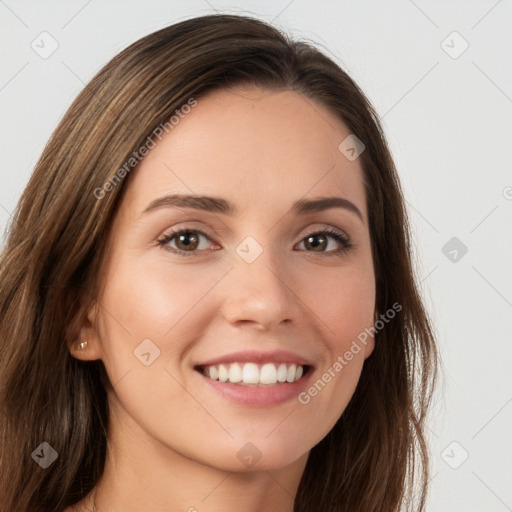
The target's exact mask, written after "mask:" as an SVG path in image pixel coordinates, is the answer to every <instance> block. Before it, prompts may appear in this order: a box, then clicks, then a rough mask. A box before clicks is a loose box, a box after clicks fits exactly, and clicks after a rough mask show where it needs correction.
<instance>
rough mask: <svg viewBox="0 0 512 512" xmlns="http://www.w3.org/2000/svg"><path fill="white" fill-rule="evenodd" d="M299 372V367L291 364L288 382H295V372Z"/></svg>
mask: <svg viewBox="0 0 512 512" xmlns="http://www.w3.org/2000/svg"><path fill="white" fill-rule="evenodd" d="M296 371H297V366H295V365H294V364H291V365H290V366H289V368H288V375H287V376H286V381H287V382H293V381H294V380H295V372H296Z"/></svg>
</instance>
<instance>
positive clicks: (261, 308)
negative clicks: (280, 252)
mask: <svg viewBox="0 0 512 512" xmlns="http://www.w3.org/2000/svg"><path fill="white" fill-rule="evenodd" d="M270 253H271V251H270V250H264V251H263V252H262V253H261V254H260V256H259V257H258V258H257V259H256V260H255V261H253V262H252V263H248V262H247V261H245V260H244V259H243V258H241V257H239V256H238V255H237V254H235V257H234V268H233V269H232V270H231V272H230V273H229V278H228V281H227V282H226V283H225V288H224V294H225V298H224V299H223V305H222V313H223V316H224V318H225V319H226V320H227V321H228V322H229V323H230V324H232V325H237V324H248V325H252V326H253V327H254V328H256V329H258V330H261V331H263V330H271V329H273V328H275V327H277V326H280V325H281V324H287V323H291V322H292V321H293V320H294V319H297V318H299V317H298V314H299V310H300V306H299V303H298V297H297V295H296V293H297V292H296V291H294V290H293V288H294V285H293V282H292V280H291V278H290V274H289V272H287V271H285V264H284V263H278V262H277V260H276V258H274V257H273V256H272V255H271V254H270Z"/></svg>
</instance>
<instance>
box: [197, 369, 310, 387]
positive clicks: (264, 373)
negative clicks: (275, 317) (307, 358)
mask: <svg viewBox="0 0 512 512" xmlns="http://www.w3.org/2000/svg"><path fill="white" fill-rule="evenodd" d="M194 369H195V370H196V371H198V372H199V373H201V374H202V375H204V376H205V377H207V378H209V379H212V380H216V381H218V382H222V383H227V384H238V385H240V386H250V387H272V386H279V385H283V384H291V383H293V382H297V381H298V380H299V379H301V378H303V377H304V376H305V375H307V374H308V372H309V371H310V370H311V366H309V365H297V364H295V363H279V364H275V363H265V364H257V363H226V364H215V365H210V366H196V367H195V368H194Z"/></svg>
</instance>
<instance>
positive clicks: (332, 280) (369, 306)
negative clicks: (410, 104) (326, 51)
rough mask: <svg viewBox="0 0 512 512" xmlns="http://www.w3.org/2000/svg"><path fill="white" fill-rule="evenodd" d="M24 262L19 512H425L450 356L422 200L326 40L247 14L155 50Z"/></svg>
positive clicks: (13, 272) (103, 86) (91, 111)
mask: <svg viewBox="0 0 512 512" xmlns="http://www.w3.org/2000/svg"><path fill="white" fill-rule="evenodd" d="M0 261H1V264H0V274H1V281H0V313H1V317H2V323H1V328H0V333H1V335H0V351H1V352H0V354H1V357H2V365H1V369H0V384H1V385H0V389H1V391H0V402H1V404H2V411H3V415H2V416H1V424H0V425H1V426H0V432H1V436H2V438H1V442H2V455H1V460H0V509H1V510H3V511H4V512H7V511H8V512H11V511H12V512H14V511H16V512H28V511H30V512H35V511H40V512H43V511H45V512H47V511H50V510H51V511H56V512H62V511H66V512H71V511H81V510H98V511H107V510H108V511H123V512H129V511H135V510H136V511H140V510H144V511H146V510H147V511H157V510H158V511H160V510H166V511H169V510H172V511H174V510H176V511H177V510H189V511H194V510H198V511H208V510H220V509H222V510H224V511H229V510H235V509H236V510H244V511H249V512H250V511H253V510H254V511H256V510H258V511H261V510H265V511H292V510H293V511H304V512H305V511H308V512H311V511H315V510H322V511H327V510H329V511H331V510H332V511H341V510H343V511H344V512H349V511H354V512H356V511H357V512H361V511H365V512H372V511H381V512H382V511H386V512H391V511H397V510H399V509H400V507H401V506H405V505H407V504H408V503H414V505H413V506H414V507H415V508H414V510H420V511H421V510H424V507H425V500H426V493H427V482H428V476H429V471H428V469H429V468H428V449H427V446H426V442H425V433H424V431H425V428H426V426H425V418H426V413H427V410H428V407H429V404H430V400H431V396H432V390H433V385H434V382H435V376H436V371H437V351H436V346H435V340H434V337H433V334H432V328H431V325H430V320H429V319H428V316H427V314H426V312H425V309H424V306H423V305H422V302H421V299H420V295H419V293H418V289H417V286H416V283H415V278H414V275H413V270H412V263H411V253H410V242H409V227H408V222H407V216H406V211H405V208H404V200H403V197H402V193H401V189H400V185H399V181H398V177H397V175H396V171H395V168H394V165H393V162H392V159H391V156H390V152H389V150H388V148H387V145H386V142H385V138H384V136H383V134H382V129H381V126H380V124H379V122H378V119H377V115H376V113H375V112H374V110H373V108H372V107H371V105H370V103H369V102H368V100H367V99H366V98H365V96H364V94H363V93H362V92H361V91H360V90H359V88H358V87H357V85H356V84H355V83H354V82H353V81H352V80H351V79H350V77H348V76H347V74H346V73H345V72H344V71H342V70H341V69H340V68H339V67H338V66H337V65H336V64H335V63H333V62H332V61H331V60H330V59H328V58H327V57H326V56H324V55H323V54H322V53H320V52H319V51H317V50H316V49H314V48H313V47H312V46H310V45H308V44H306V43H303V42H294V41H292V40H290V39H289V38H287V37H286V36H285V35H283V34H282V33H280V32H279V31H277V30H276V29H275V28H273V27H272V26H270V25H268V24H266V23H264V22H262V21H259V20H256V19H252V18H249V17H244V16H234V15H210V16H203V17H199V18H194V19H190V20H187V21H184V22H180V23H177V24H175V25H173V26H170V27H167V28H164V29H162V30H159V31H157V32H155V33H153V34H150V35H148V36H146V37H144V38H142V39H140V40H139V41H137V42H135V43H134V44H132V45H131V46H130V47H129V48H127V49H125V50H124V51H123V52H121V53H120V54H119V55H117V56H116V57H115V58H114V59H112V61H111V62H109V63H108V64H107V65H106V66H105V67H104V68H103V69H102V70H101V71H100V72H99V73H98V74H97V76H96V77H94V78H93V79H92V81H91V82H90V83H89V84H88V85H87V86H86V87H85V89H84V90H83V92H82V93H81V94H80V95H79V96H78V98H77V99H76V101H75V102H74V103H73V105H72V106H71V107H70V108H69V110H68V112H67V113H66V115H65V116H64V118H63V120H62V121H61V123H60V125H59V126H58V127H57V129H56V131H55V132H54V134H53V136H52V138H51V140H50V141H49V143H48V145H47V147H46V148H45V150H44V153H43V155H42V157H41V159H40V161H39V162H38V164H37V166H36V169H35V171H34V173H33V176H32V177H31V180H30V182H29V184H28V186H27V188H26V190H25V192H24V193H23V196H22V198H21V200H20V202H19V205H18V208H17V211H16V214H15V218H14V221H13V223H12V226H11V230H10V235H9V238H8V241H7V245H6V248H5V251H4V253H3V254H2V257H1V260H0ZM418 470H419V471H420V474H419V476H418ZM413 492H414V493H415V494H414V495H413ZM413 498H415V499H417V501H416V502H414V500H413Z"/></svg>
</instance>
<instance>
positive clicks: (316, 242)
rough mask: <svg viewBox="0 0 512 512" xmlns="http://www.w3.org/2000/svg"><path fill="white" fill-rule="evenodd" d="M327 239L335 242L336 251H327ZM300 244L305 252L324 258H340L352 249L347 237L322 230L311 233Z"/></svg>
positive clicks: (336, 232) (335, 232) (332, 231)
mask: <svg viewBox="0 0 512 512" xmlns="http://www.w3.org/2000/svg"><path fill="white" fill-rule="evenodd" d="M329 239H331V240H335V242H336V243H337V244H338V246H340V247H339V248H338V249H336V248H334V249H329V250H327V249H328V247H329ZM302 243H303V244H304V247H305V248H306V251H307V252H315V253H320V254H322V255H325V256H340V255H343V254H344V253H346V252H347V251H348V250H349V249H350V248H351V247H352V243H351V241H350V239H349V238H348V236H347V235H345V234H342V233H340V232H338V231H334V230H324V231H319V232H316V233H311V234H309V235H308V236H306V237H305V238H303V239H302V242H301V244H302ZM299 245H300V244H299ZM335 245H336V244H335Z"/></svg>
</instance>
